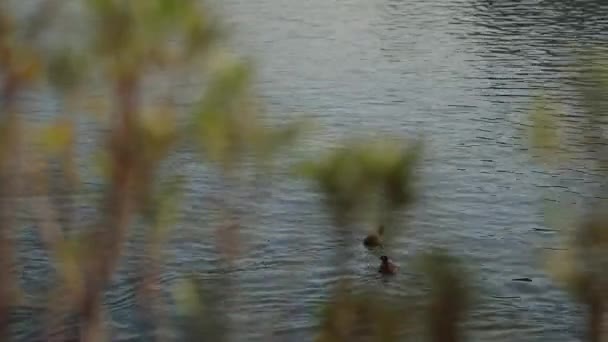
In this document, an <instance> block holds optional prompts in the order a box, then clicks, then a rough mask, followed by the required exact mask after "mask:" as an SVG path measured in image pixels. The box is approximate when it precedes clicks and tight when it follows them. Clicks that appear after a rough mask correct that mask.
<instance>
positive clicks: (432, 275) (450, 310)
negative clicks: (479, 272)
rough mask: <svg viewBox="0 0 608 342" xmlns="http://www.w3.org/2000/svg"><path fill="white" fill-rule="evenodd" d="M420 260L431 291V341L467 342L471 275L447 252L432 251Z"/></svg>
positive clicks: (428, 320) (429, 313)
mask: <svg viewBox="0 0 608 342" xmlns="http://www.w3.org/2000/svg"><path fill="white" fill-rule="evenodd" d="M420 260H421V263H420V270H421V272H423V273H424V274H426V275H427V278H428V280H429V283H430V288H431V292H430V294H429V297H428V299H429V301H430V302H429V308H428V317H427V322H428V328H429V335H430V337H431V340H432V341H435V342H455V341H463V340H464V338H463V336H462V333H461V331H462V328H461V326H460V325H461V324H462V322H463V321H464V320H465V315H466V313H467V310H468V309H469V306H470V304H471V303H470V302H471V288H470V284H469V283H468V282H469V280H470V279H469V277H470V274H469V273H468V271H467V270H466V269H465V268H464V267H463V265H462V264H461V263H460V261H459V260H458V259H456V258H454V257H452V256H451V255H449V254H448V253H447V252H446V251H444V250H431V251H429V252H427V253H424V254H423V255H422V257H421V259H420Z"/></svg>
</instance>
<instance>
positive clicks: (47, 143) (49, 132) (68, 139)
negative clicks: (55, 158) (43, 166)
mask: <svg viewBox="0 0 608 342" xmlns="http://www.w3.org/2000/svg"><path fill="white" fill-rule="evenodd" d="M73 139H74V127H73V124H72V122H71V121H69V120H62V121H60V122H57V123H55V124H53V125H51V126H48V127H46V128H43V130H42V132H41V133H40V141H41V143H42V145H43V147H44V149H45V150H46V151H47V152H49V153H60V152H63V151H64V150H65V149H66V148H67V147H68V146H69V145H70V144H71V143H72V141H73Z"/></svg>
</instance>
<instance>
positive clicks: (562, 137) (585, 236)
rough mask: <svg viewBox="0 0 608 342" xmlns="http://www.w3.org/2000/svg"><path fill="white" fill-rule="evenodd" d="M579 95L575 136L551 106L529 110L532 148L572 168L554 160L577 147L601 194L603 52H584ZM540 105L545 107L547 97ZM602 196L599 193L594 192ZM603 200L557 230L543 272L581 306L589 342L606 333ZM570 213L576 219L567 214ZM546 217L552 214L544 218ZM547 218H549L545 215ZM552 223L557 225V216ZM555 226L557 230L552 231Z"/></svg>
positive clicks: (605, 109) (607, 89) (606, 70)
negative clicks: (556, 244)
mask: <svg viewBox="0 0 608 342" xmlns="http://www.w3.org/2000/svg"><path fill="white" fill-rule="evenodd" d="M579 64H580V65H579V68H578V70H582V71H581V72H580V73H579V82H578V89H577V90H578V94H579V100H580V101H579V104H580V108H581V109H582V113H581V115H580V116H579V117H578V123H577V126H576V128H577V129H578V130H577V133H576V134H569V135H567V134H565V132H564V130H561V129H560V124H561V120H560V118H561V116H560V115H559V113H557V112H556V111H555V110H550V106H548V105H545V106H537V107H536V108H535V110H533V111H532V123H533V126H532V146H533V147H535V148H537V149H539V150H540V151H541V156H542V157H544V158H552V159H553V160H552V161H553V162H556V161H557V162H558V163H557V164H554V165H560V163H567V164H576V162H575V160H573V159H570V158H561V159H557V158H555V155H557V154H558V153H562V149H563V148H564V144H567V143H570V144H572V145H582V146H584V147H585V150H583V151H581V153H588V154H590V155H591V157H592V158H590V159H591V160H593V161H594V163H595V169H596V170H597V172H599V174H601V175H602V179H601V180H600V181H601V183H602V185H604V187H602V188H601V189H600V190H599V191H601V192H603V191H605V190H606V188H605V185H606V181H607V180H608V177H607V176H608V174H606V171H607V170H608V168H607V167H606V166H607V165H608V164H607V162H608V158H607V157H608V155H607V154H606V152H607V151H606V149H605V146H606V143H608V140H607V136H606V129H607V128H608V126H607V125H606V124H607V121H606V118H607V117H608V67H607V65H606V63H605V61H604V59H602V54H601V53H600V54H598V53H595V52H593V51H592V52H591V53H589V54H585V55H584V58H581V61H580V62H579ZM540 103H545V104H547V103H550V102H549V101H548V99H543V100H541V102H540ZM597 195H599V196H597V197H599V198H602V197H603V196H602V194H597ZM604 202H605V201H604V200H601V201H600V203H595V204H592V206H591V208H590V210H589V212H588V213H584V214H583V216H582V218H581V219H580V222H578V223H573V225H574V226H573V227H562V228H566V229H565V230H562V234H563V235H564V241H563V242H564V244H565V246H564V248H562V249H558V250H555V251H552V252H551V253H550V255H549V258H548V266H547V267H548V269H549V270H550V271H551V272H550V273H551V274H552V275H553V276H554V277H555V279H556V280H558V281H559V282H561V283H562V284H563V285H564V286H565V287H566V288H567V289H568V290H569V291H570V292H571V293H572V294H573V295H574V296H575V298H577V299H578V300H579V301H580V302H581V303H583V304H584V305H585V306H586V307H587V309H588V310H587V314H588V317H587V338H588V340H589V341H601V340H602V338H604V336H606V332H605V331H603V330H602V329H603V328H602V326H603V324H604V323H603V322H604V320H605V316H606V312H607V311H608V281H607V278H606V274H607V273H606V269H608V243H607V241H608V229H607V228H608V217H606V215H604V213H605V211H606V205H605V203H604ZM569 212H570V214H571V215H579V214H580V213H574V212H573V211H569ZM547 215H548V216H550V215H551V213H548V214H547ZM548 219H551V217H548ZM554 221H559V218H556V219H555V220H554ZM557 228H560V227H557Z"/></svg>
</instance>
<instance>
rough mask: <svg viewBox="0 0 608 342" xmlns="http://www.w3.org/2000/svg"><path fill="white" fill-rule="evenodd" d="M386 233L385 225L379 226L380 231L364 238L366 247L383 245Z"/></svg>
mask: <svg viewBox="0 0 608 342" xmlns="http://www.w3.org/2000/svg"><path fill="white" fill-rule="evenodd" d="M383 234H384V225H380V227H378V233H372V234H369V235H368V236H367V237H366V238H365V239H363V245H364V246H365V247H378V246H380V245H382V235H383Z"/></svg>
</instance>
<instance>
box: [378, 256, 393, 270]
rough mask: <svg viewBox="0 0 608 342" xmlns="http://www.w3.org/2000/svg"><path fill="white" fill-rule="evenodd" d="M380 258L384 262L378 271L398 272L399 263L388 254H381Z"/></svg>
mask: <svg viewBox="0 0 608 342" xmlns="http://www.w3.org/2000/svg"><path fill="white" fill-rule="evenodd" d="M380 260H382V263H381V264H380V268H379V269H378V272H380V273H382V274H395V273H396V272H397V265H395V264H394V263H393V262H392V261H390V260H389V259H388V257H387V256H386V255H383V256H381V257H380Z"/></svg>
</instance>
